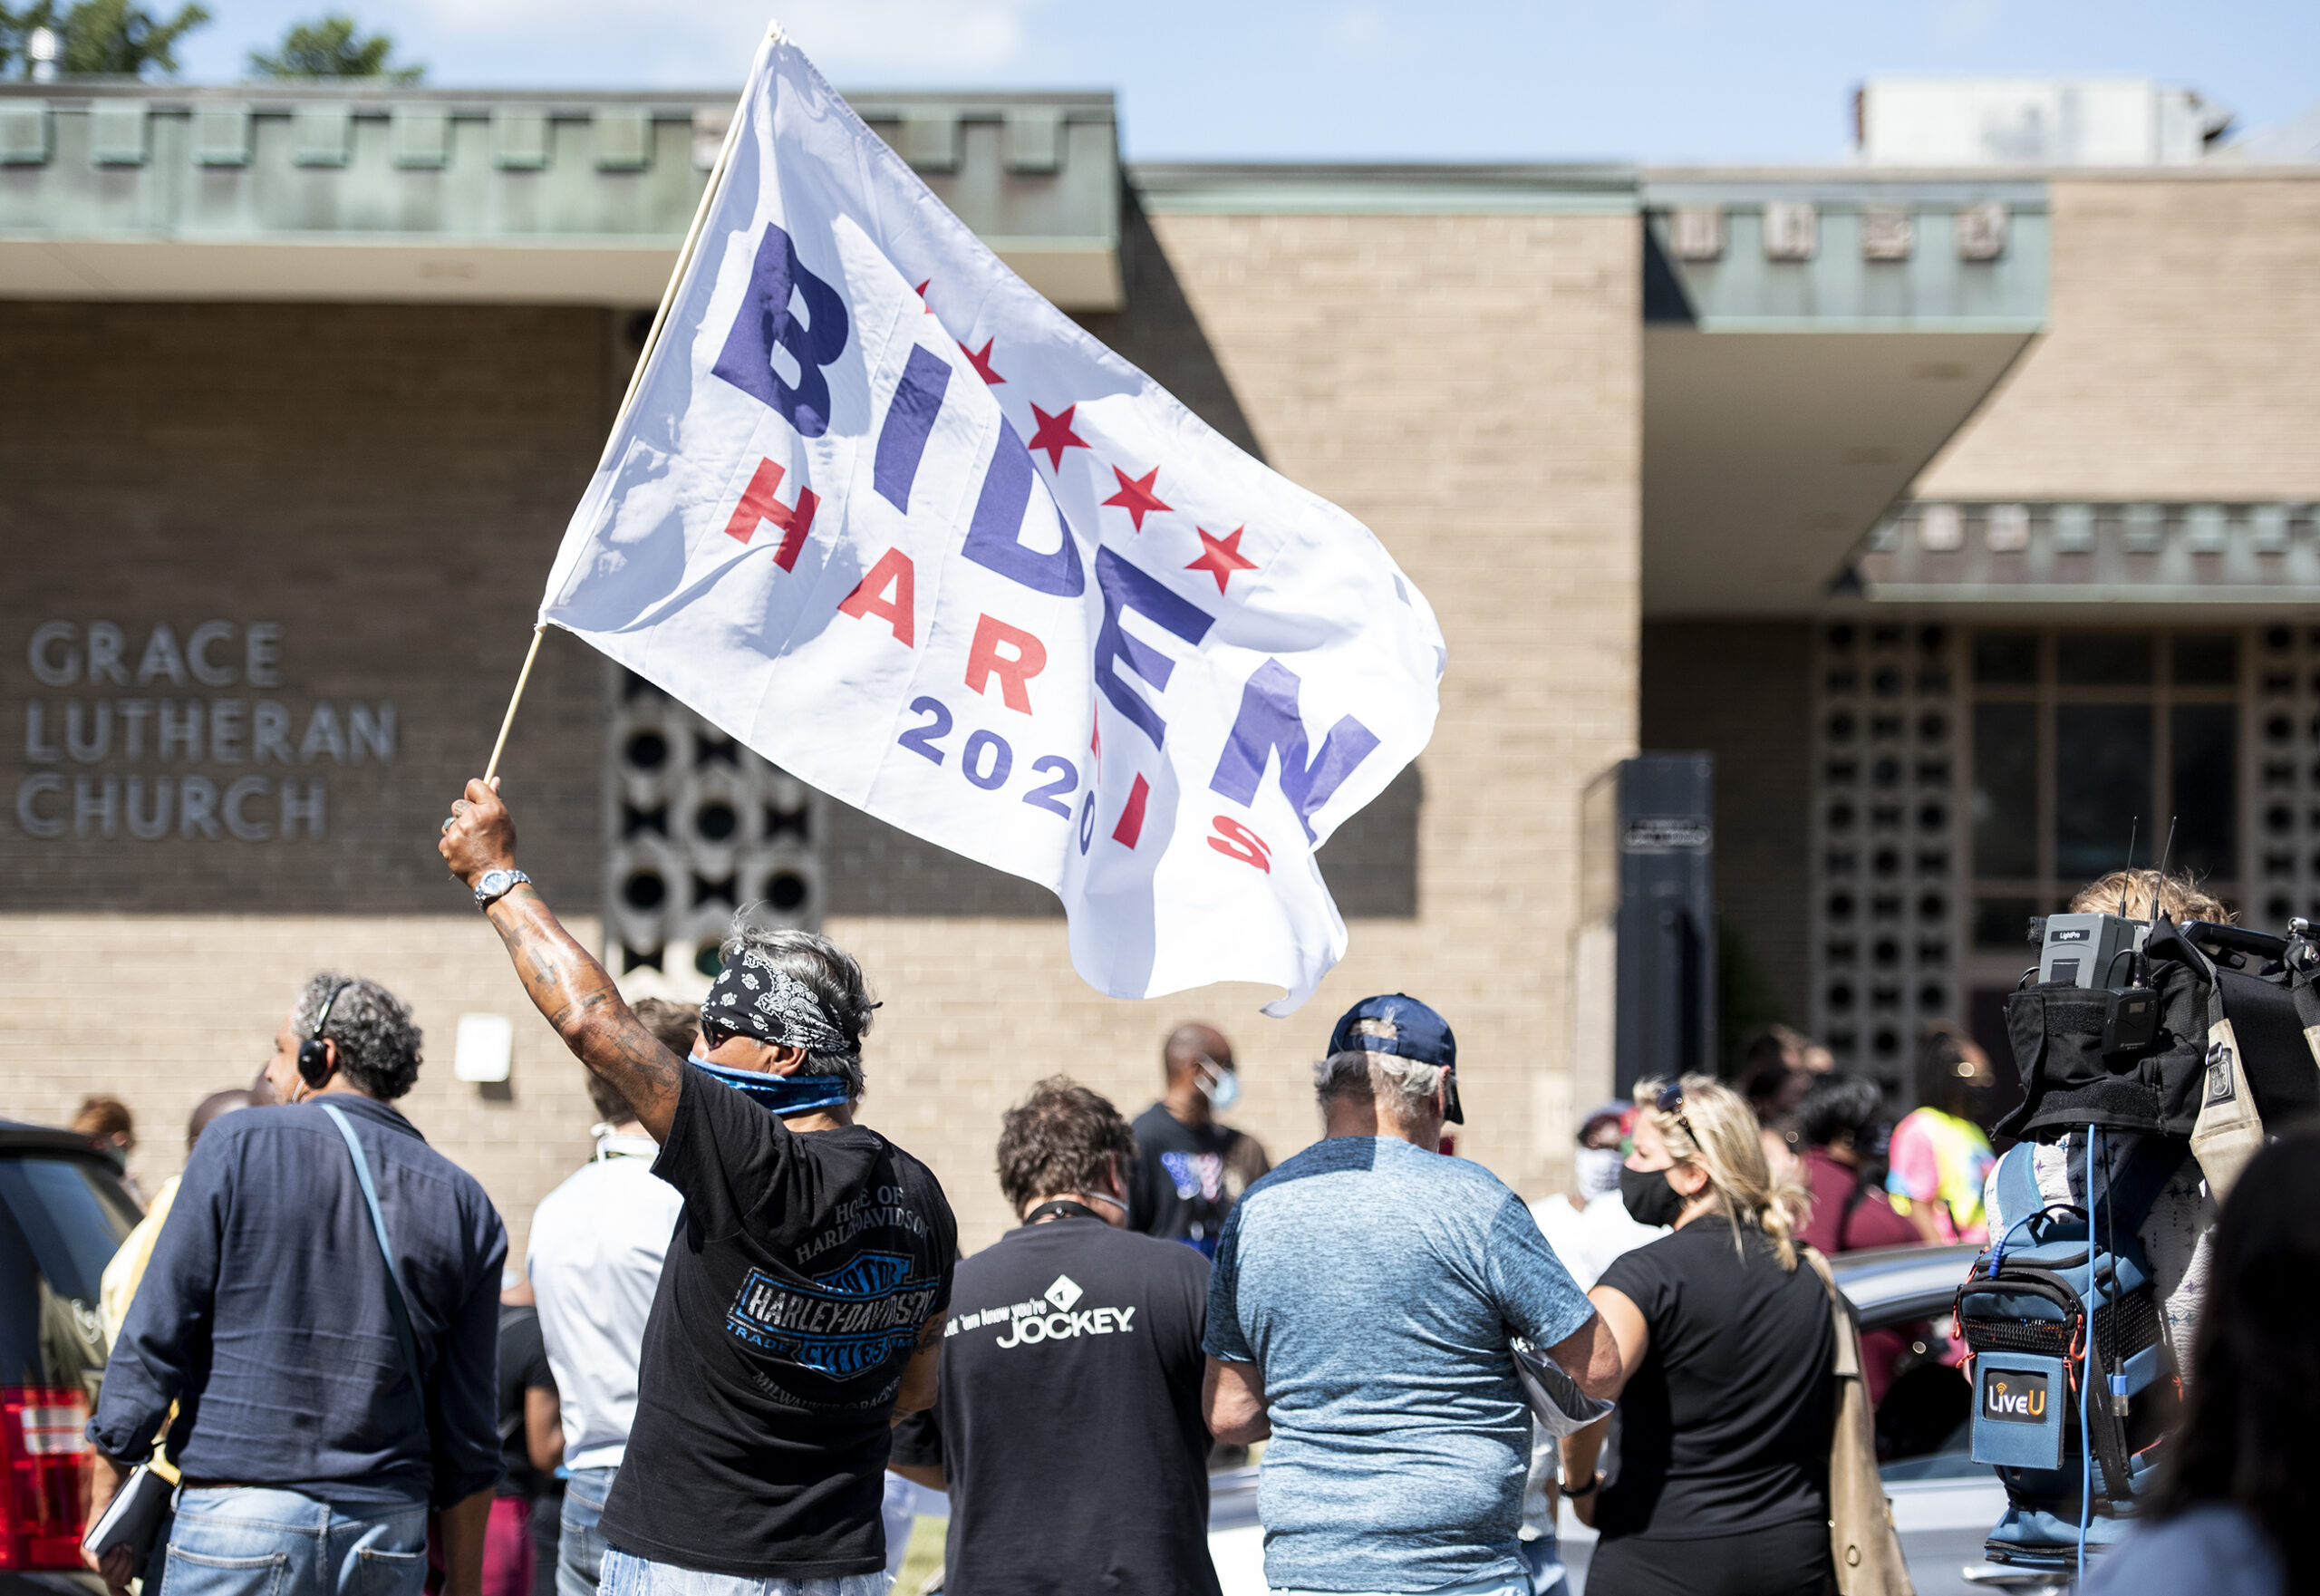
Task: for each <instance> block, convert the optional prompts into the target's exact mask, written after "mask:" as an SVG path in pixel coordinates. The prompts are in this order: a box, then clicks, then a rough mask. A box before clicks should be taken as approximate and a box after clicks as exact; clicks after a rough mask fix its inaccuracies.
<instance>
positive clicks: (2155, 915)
mask: <svg viewBox="0 0 2320 1596" xmlns="http://www.w3.org/2000/svg"><path fill="white" fill-rule="evenodd" d="M2180 818H2181V817H2180V816H2177V815H2170V816H2168V817H2167V847H2166V849H2165V851H2164V852H2162V853H2161V855H2160V856H2159V874H2158V875H2154V876H2152V877H2151V924H2152V925H2153V926H2154V927H2156V926H2157V925H2158V924H2159V892H2160V888H2161V887H2162V886H2164V885H2166V883H2167V861H2168V860H2170V859H2171V858H2173V857H2174V856H2175V822H2176V821H2177V820H2179V819H2180Z"/></svg>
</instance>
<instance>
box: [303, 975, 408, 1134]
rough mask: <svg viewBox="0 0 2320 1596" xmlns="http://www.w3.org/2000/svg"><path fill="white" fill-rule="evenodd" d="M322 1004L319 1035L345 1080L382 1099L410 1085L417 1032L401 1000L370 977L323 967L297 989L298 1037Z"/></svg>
mask: <svg viewBox="0 0 2320 1596" xmlns="http://www.w3.org/2000/svg"><path fill="white" fill-rule="evenodd" d="M342 989H343V990H342ZM334 991H335V992H337V993H338V996H337V998H336V999H335V1000H333V998H332V997H331V994H332V993H333V992H334ZM325 1003H327V1004H329V1006H330V1018H329V1019H328V1020H323V1029H322V1034H323V1037H324V1040H327V1041H332V1042H335V1043H337V1044H338V1067H339V1068H340V1069H343V1070H344V1071H345V1072H346V1079H349V1080H350V1081H353V1083H354V1084H355V1085H356V1086H358V1087H360V1088H362V1089H363V1090H364V1091H365V1092H368V1093H369V1094H370V1095H371V1096H372V1097H374V1098H384V1099H385V1100H387V1101H388V1102H392V1101H393V1100H394V1099H395V1098H400V1097H401V1096H402V1095H403V1094H404V1093H405V1092H407V1091H409V1090H411V1084H412V1083H413V1082H414V1081H416V1080H417V1079H419V1043H420V1032H419V1027H418V1026H417V1025H415V1024H413V1023H412V1022H411V1011H410V1009H408V1008H407V1007H405V1006H404V1004H403V1001H402V1000H401V999H400V998H398V997H396V996H395V995H394V993H392V992H391V991H388V990H387V989H386V988H385V987H383V986H381V985H380V984H379V983H378V982H375V981H362V980H358V979H357V978H355V977H353V976H348V975H341V974H339V973H337V972H334V971H324V972H323V973H322V974H320V975H317V976H315V977H314V978H313V979H312V980H310V981H308V982H306V984H305V988H304V990H303V991H300V992H299V994H298V1007H297V1009H296V1011H295V1012H294V1013H293V1015H292V1017H291V1024H292V1026H293V1028H294V1029H295V1030H296V1031H297V1033H298V1040H300V1041H304V1040H306V1039H307V1038H308V1037H310V1036H312V1035H314V1022H315V1021H316V1020H322V1018H323V1006H324V1004H325Z"/></svg>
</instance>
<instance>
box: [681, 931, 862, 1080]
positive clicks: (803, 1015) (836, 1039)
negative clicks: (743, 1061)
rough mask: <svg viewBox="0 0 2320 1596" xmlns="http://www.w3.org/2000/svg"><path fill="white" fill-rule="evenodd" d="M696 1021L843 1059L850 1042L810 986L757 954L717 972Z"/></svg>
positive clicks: (746, 954)
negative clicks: (699, 1019) (699, 1016)
mask: <svg viewBox="0 0 2320 1596" xmlns="http://www.w3.org/2000/svg"><path fill="white" fill-rule="evenodd" d="M701 1023H702V1024H703V1025H710V1026H715V1027H716V1028H717V1029H718V1030H730V1031H735V1032H738V1033H739V1034H740V1035H742V1036H753V1037H755V1038H757V1040H759V1041H761V1042H764V1043H767V1044H768V1046H771V1047H777V1048H803V1049H806V1051H807V1052H808V1053H817V1054H826V1055H830V1056H834V1057H837V1058H844V1057H845V1056H846V1055H847V1054H849V1053H852V1052H853V1051H854V1049H855V1043H854V1042H853V1041H851V1040H848V1039H847V1037H846V1033H845V1032H844V1031H842V1030H839V1029H838V1028H837V1026H836V1024H834V1023H832V1021H831V1020H830V1016H829V1011H828V1010H826V1009H825V1008H823V1007H822V1004H821V1000H820V999H818V998H817V997H816V996H814V993H813V990H812V989H811V988H810V987H808V986H807V984H806V983H805V982H802V981H800V980H798V979H797V977H796V976H794V975H791V974H789V973H788V972H786V971H781V970H776V969H775V968H774V967H773V966H772V965H771V964H768V963H767V962H765V960H764V959H762V958H760V957H759V955H758V954H756V953H752V952H750V951H749V950H748V949H743V950H742V953H741V956H740V957H739V959H737V960H735V961H734V962H732V963H730V964H728V965H726V966H725V968H724V969H723V970H721V971H720V972H718V975H717V980H716V982H714V983H713V984H712V985H711V986H710V989H709V996H708V998H707V999H706V1000H705V1001H703V1002H702V1003H701Z"/></svg>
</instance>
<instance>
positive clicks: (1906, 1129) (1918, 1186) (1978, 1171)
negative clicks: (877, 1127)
mask: <svg viewBox="0 0 2320 1596" xmlns="http://www.w3.org/2000/svg"><path fill="white" fill-rule="evenodd" d="M1891 1159H1892V1168H1891V1170H1890V1173H1888V1174H1887V1175H1886V1176H1885V1189H1886V1191H1887V1192H1888V1193H1890V1195H1892V1196H1893V1197H1894V1199H1895V1202H1894V1204H1893V1206H1894V1207H1895V1208H1896V1209H1899V1210H1900V1211H1901V1212H1902V1213H1905V1214H1906V1213H1908V1212H1909V1207H1908V1204H1911V1203H1926V1204H1931V1207H1932V1212H1933V1224H1934V1228H1935V1229H1936V1230H1937V1231H1938V1232H1939V1233H1940V1235H1941V1239H1942V1240H1943V1241H1945V1242H1986V1241H1988V1240H1989V1239H1990V1226H1989V1218H1988V1216H1987V1215H1986V1214H1984V1213H1983V1211H1982V1182H1983V1180H1984V1178H1985V1177H1986V1176H1987V1175H1988V1174H1989V1172H1990V1166H1992V1165H1994V1164H1996V1162H1997V1156H1996V1154H1994V1153H1992V1152H1991V1151H1990V1141H1989V1137H1986V1136H1984V1135H1983V1134H1982V1130H1981V1127H1979V1126H1977V1125H1976V1124H1975V1123H1974V1122H1973V1121H1972V1120H1970V1119H1960V1118H1958V1117H1957V1116H1956V1115H1955V1114H1944V1113H1943V1112H1942V1111H1941V1110H1940V1109H1938V1108H1919V1109H1917V1110H1915V1111H1914V1112H1912V1113H1911V1114H1909V1116H1908V1117H1905V1118H1904V1119H1903V1120H1902V1121H1901V1123H1900V1124H1899V1125H1897V1126H1895V1127H1893V1147H1892V1154H1891Z"/></svg>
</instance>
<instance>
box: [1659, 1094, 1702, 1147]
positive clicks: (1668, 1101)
mask: <svg viewBox="0 0 2320 1596" xmlns="http://www.w3.org/2000/svg"><path fill="white" fill-rule="evenodd" d="M1651 1106H1652V1107H1653V1108H1657V1109H1658V1110H1659V1112H1661V1113H1662V1114H1667V1115H1672V1116H1674V1117H1675V1120H1676V1123H1677V1125H1679V1126H1681V1127H1683V1129H1684V1134H1685V1135H1686V1136H1687V1137H1691V1140H1692V1146H1699V1145H1700V1138H1699V1133H1698V1132H1697V1131H1696V1130H1694V1129H1693V1128H1692V1122H1691V1121H1690V1120H1688V1119H1687V1118H1685V1117H1684V1087H1683V1083H1682V1082H1681V1081H1674V1080H1671V1081H1669V1082H1668V1083H1667V1085H1666V1086H1663V1087H1661V1088H1659V1095H1658V1097H1657V1098H1653V1099H1652V1104H1651Z"/></svg>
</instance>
